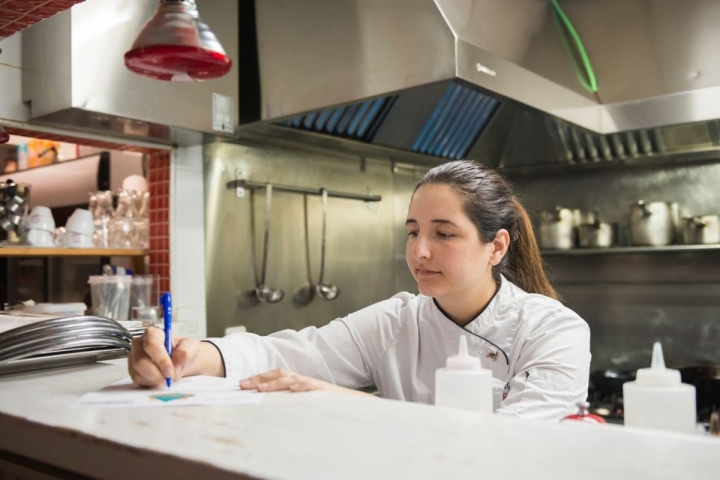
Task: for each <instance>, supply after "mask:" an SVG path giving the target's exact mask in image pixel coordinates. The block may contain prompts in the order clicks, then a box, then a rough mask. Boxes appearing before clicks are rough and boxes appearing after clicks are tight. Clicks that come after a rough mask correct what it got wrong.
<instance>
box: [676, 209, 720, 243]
mask: <svg viewBox="0 0 720 480" xmlns="http://www.w3.org/2000/svg"><path fill="white" fill-rule="evenodd" d="M683 242H684V243H685V244H686V245H704V244H711V243H720V216H718V215H697V216H694V217H689V218H683Z"/></svg>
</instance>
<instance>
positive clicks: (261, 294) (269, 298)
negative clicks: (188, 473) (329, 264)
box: [255, 183, 285, 303]
mask: <svg viewBox="0 0 720 480" xmlns="http://www.w3.org/2000/svg"><path fill="white" fill-rule="evenodd" d="M271 212H272V185H271V184H269V183H268V185H267V188H266V190H265V231H264V233H263V253H262V271H261V274H260V283H259V284H258V286H257V288H256V289H255V295H256V296H257V298H258V300H260V301H261V302H267V303H277V302H279V301H280V300H282V299H283V297H284V296H285V292H284V291H282V290H280V289H279V288H272V287H268V286H266V285H265V280H266V279H267V260H268V250H269V245H270V215H271Z"/></svg>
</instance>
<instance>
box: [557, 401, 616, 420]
mask: <svg viewBox="0 0 720 480" xmlns="http://www.w3.org/2000/svg"><path fill="white" fill-rule="evenodd" d="M577 406H578V412H577V413H573V414H571V415H566V416H565V417H563V419H562V421H563V422H564V421H565V420H575V421H580V422H587V423H607V422H606V421H605V419H604V418H602V417H601V416H600V415H595V414H594V413H590V404H589V403H587V402H580V403H578V404H577Z"/></svg>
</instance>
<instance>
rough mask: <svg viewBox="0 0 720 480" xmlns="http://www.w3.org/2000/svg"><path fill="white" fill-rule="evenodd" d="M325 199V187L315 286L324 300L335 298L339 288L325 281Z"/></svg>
mask: <svg viewBox="0 0 720 480" xmlns="http://www.w3.org/2000/svg"><path fill="white" fill-rule="evenodd" d="M327 201H328V192H327V189H326V188H323V189H322V243H321V246H320V279H319V280H318V284H317V285H316V286H315V289H316V290H317V293H318V295H320V296H321V297H322V298H324V299H325V300H335V299H336V298H337V296H338V295H340V289H339V288H338V287H337V286H335V285H332V284H330V283H327V282H325V281H324V280H323V279H324V276H325V241H326V239H325V237H326V235H327Z"/></svg>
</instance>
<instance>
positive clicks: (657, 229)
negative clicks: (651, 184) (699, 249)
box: [630, 200, 679, 247]
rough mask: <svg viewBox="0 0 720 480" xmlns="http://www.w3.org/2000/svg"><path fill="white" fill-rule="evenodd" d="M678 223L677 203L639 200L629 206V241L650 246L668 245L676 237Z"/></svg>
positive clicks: (633, 243)
mask: <svg viewBox="0 0 720 480" xmlns="http://www.w3.org/2000/svg"><path fill="white" fill-rule="evenodd" d="M678 224H679V207H678V204H677V203H673V202H651V203H645V202H644V201H642V200H639V201H638V202H637V203H635V204H633V205H631V206H630V243H631V244H632V245H638V246H650V247H659V246H663V245H670V244H671V243H674V241H675V239H676V236H677V235H676V230H677V226H678Z"/></svg>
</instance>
